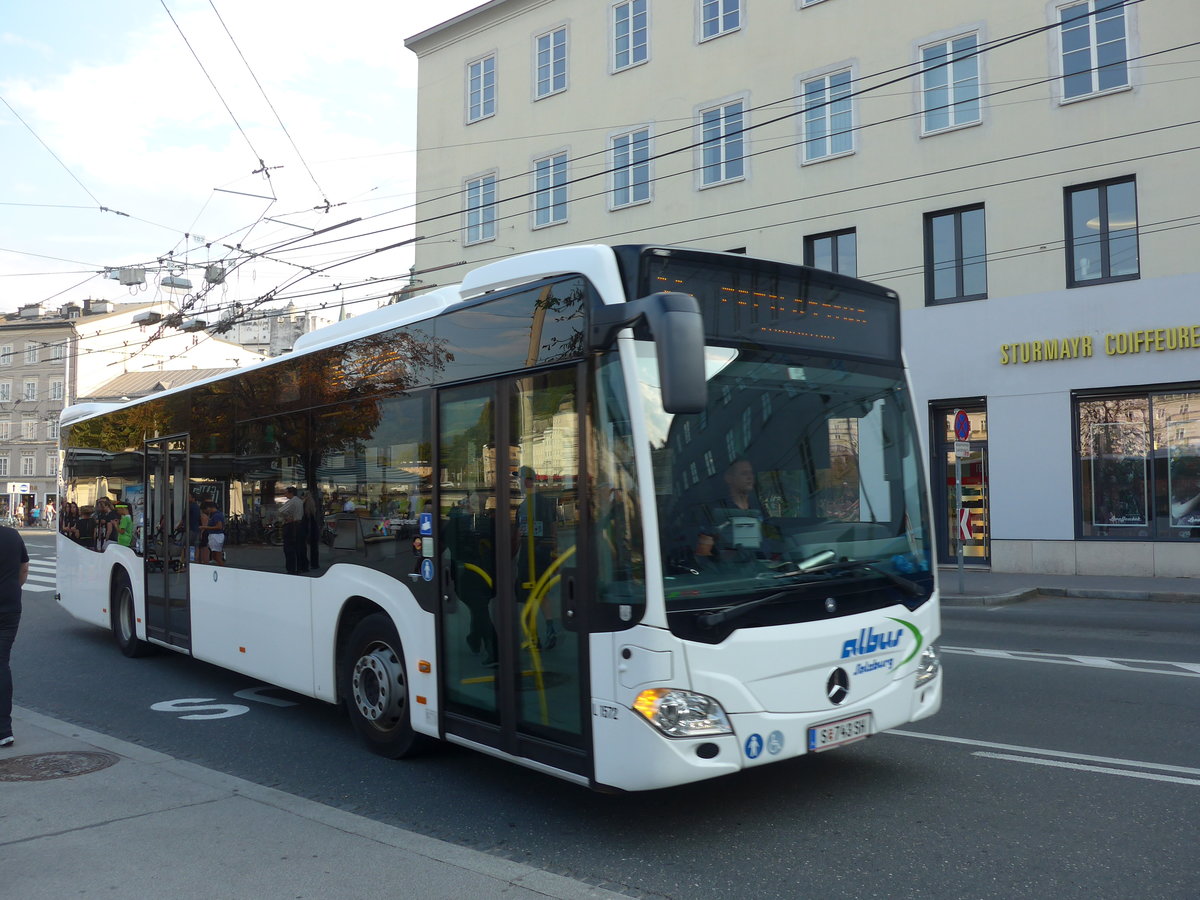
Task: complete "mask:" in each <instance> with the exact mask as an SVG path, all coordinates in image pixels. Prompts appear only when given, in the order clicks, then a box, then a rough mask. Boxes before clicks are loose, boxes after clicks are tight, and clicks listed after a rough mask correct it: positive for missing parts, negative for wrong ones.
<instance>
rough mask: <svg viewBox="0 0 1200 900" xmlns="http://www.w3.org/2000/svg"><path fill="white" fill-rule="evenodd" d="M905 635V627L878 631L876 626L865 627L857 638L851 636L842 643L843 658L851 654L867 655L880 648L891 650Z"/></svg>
mask: <svg viewBox="0 0 1200 900" xmlns="http://www.w3.org/2000/svg"><path fill="white" fill-rule="evenodd" d="M902 637H904V629H902V628H897V629H896V630H895V631H881V632H878V633H876V631H875V629H874V628H864V629H862V630H861V631H860V632H859V633H858V637H857V638H851V639H850V640H848V641H846V642H845V643H843V644H842V659H848V658H849V657H851V656H867V655H869V654H871V653H876V652H878V651H880V650H891V649H892V648H893V647H896V646H899V644H900V638H902Z"/></svg>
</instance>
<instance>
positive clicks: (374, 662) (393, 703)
mask: <svg viewBox="0 0 1200 900" xmlns="http://www.w3.org/2000/svg"><path fill="white" fill-rule="evenodd" d="M342 666H343V672H342V675H343V677H342V684H343V685H345V688H344V690H345V697H346V708H347V709H348V710H349V712H350V721H351V722H352V723H353V724H354V730H355V731H357V732H358V735H359V737H361V738H362V739H363V741H364V742H365V743H366V744H367V746H368V747H369V748H370V750H371V752H372V753H376V754H378V755H380V756H386V757H388V758H390V759H400V758H401V757H405V756H413V755H415V754H416V753H417V752H419V751H420V750H421V749H422V748H423V746H424V745H425V741H424V739H423V736H422V735H419V734H417V732H416V731H414V730H413V727H412V713H411V711H410V707H409V704H410V697H409V689H408V676H407V674H406V670H405V668H404V652H403V650H402V648H401V646H400V635H399V634H397V632H396V626H395V625H393V624H392V620H391V619H390V618H389V617H388V616H386V615H384V614H383V613H374V614H372V615H369V616H367V617H366V618H365V619H363V620H362V621H361V622H359V623H358V624H357V625H356V626H355V627H354V631H353V632H352V633H351V634H350V641H349V643H348V644H347V646H346V652H345V654H344V656H343V658H342Z"/></svg>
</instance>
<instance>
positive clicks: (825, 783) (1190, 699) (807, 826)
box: [13, 535, 1200, 900]
mask: <svg viewBox="0 0 1200 900" xmlns="http://www.w3.org/2000/svg"><path fill="white" fill-rule="evenodd" d="M27 542H28V544H29V546H30V551H31V554H32V555H34V556H35V557H45V556H47V555H49V554H52V552H53V551H52V546H51V541H50V536H49V535H47V536H45V537H44V538H43V537H42V536H40V535H39V536H37V537H33V538H30V539H28V541H27ZM52 597H53V594H52V593H49V592H47V593H38V594H33V593H26V597H25V615H24V618H23V620H22V625H21V631H20V634H19V635H18V638H17V644H16V647H15V649H14V654H13V668H14V677H15V680H16V702H17V703H18V704H19V705H22V706H25V707H28V708H30V709H34V710H36V711H38V712H42V713H46V714H48V715H52V716H56V717H58V718H60V719H64V720H66V721H68V722H73V723H76V724H78V725H81V726H84V727H87V728H92V729H95V730H97V731H102V732H105V733H107V734H111V735H114V736H116V737H119V738H122V739H124V740H128V741H133V742H135V743H140V744H144V745H146V746H149V747H152V748H154V749H156V750H160V751H163V752H166V753H170V754H172V755H174V756H177V757H180V758H183V759H187V760H191V761H193V762H196V763H199V764H202V765H205V766H208V767H211V768H213V769H218V770H221V771H224V772H228V773H231V774H234V775H237V776H240V777H242V778H246V779H250V780H252V781H255V782H258V783H260V784H264V785H269V786H272V787H276V788H279V789H282V790H285V791H288V792H291V793H294V794H298V795H301V796H304V797H308V798H310V799H313V800H317V801H320V802H323V803H327V804H330V805H333V806H337V807H341V808H344V809H348V810H352V811H354V812H356V813H359V814H361V815H365V816H369V817H371V818H374V819H377V820H380V821H383V822H387V823H389V824H393V825H398V826H401V827H404V828H409V829H412V830H414V831H418V832H422V833H425V834H429V835H432V836H435V837H438V838H441V839H443V840H448V841H452V842H455V843H458V844H462V845H465V846H469V847H473V848H476V849H482V850H485V851H488V852H492V853H497V854H500V855H503V856H506V857H510V858H514V859H519V860H521V861H523V862H527V863H530V864H532V865H535V866H539V867H541V868H545V869H548V870H551V871H554V872H558V873H561V874H565V875H569V876H572V877H575V878H579V879H582V880H586V881H590V882H593V883H598V884H602V885H604V886H606V887H608V888H610V889H613V890H619V891H624V892H626V893H628V894H630V895H632V896H635V897H672V898H689V900H692V898H698V900H701V898H729V897H739V898H740V897H770V898H773V897H855V898H870V897H889V898H892V897H939V898H940V897H947V898H951V897H953V898H959V897H1006V898H1007V897H1039V898H1041V897H1045V896H1054V897H1055V898H1056V900H1062V898H1073V897H1088V898H1100V897H1105V898H1107V897H1112V898H1127V897H1133V896H1146V897H1155V898H1174V897H1178V898H1185V897H1186V898H1195V897H1196V896H1197V895H1198V893H1200V889H1198V888H1197V877H1198V875H1200V861H1198V859H1200V857H1198V856H1197V847H1200V604H1197V605H1189V604H1159V603H1151V602H1136V601H1095V600H1066V599H1050V598H1042V599H1038V600H1035V601H1031V602H1026V603H1022V604H1016V605H1013V606H1006V607H999V608H971V609H948V610H946V611H945V615H944V619H945V634H944V636H943V640H942V644H943V646H944V648H945V649H946V652H945V656H944V664H945V670H946V678H947V688H946V698H945V704H944V706H943V710H942V712H941V713H940V714H939V715H938V716H936V717H934V718H933V719H930V720H928V721H926V722H922V723H919V724H918V725H917V726H913V727H912V728H909V729H904V730H903V732H902V733H900V734H894V733H893V734H886V735H880V736H877V737H875V738H872V739H871V740H869V741H866V742H863V743H860V744H856V745H853V746H849V747H845V748H841V749H838V750H834V751H830V752H828V753H824V754H820V755H815V756H812V757H806V758H801V759H798V760H794V761H791V762H785V763H780V764H777V765H775V766H769V767H764V768H760V769H753V770H750V771H749V772H746V773H744V774H741V775H737V776H732V777H728V778H724V779H718V780H716V781H711V782H706V783H702V784H697V785H690V786H686V787H681V788H674V789H670V790H665V791H659V792H655V793H650V794H629V795H618V796H607V795H600V794H593V793H591V792H589V791H586V790H584V789H581V788H577V787H575V786H572V785H570V784H567V783H565V782H560V781H558V780H555V779H551V778H548V777H545V776H542V775H538V774H536V773H534V772H530V771H527V770H524V769H521V768H519V767H515V766H512V765H510V764H507V763H503V762H500V761H498V760H493V759H490V758H488V757H486V756H482V755H480V754H477V753H473V752H471V751H467V750H463V749H460V748H455V747H451V746H445V747H440V748H439V749H437V750H436V751H434V752H432V753H430V754H429V755H427V756H426V757H424V758H420V759H416V760H410V761H404V762H393V761H388V760H383V759H380V758H378V757H374V756H372V755H370V754H369V753H367V752H366V751H365V750H363V749H361V748H360V747H359V745H358V743H357V742H356V740H355V738H354V736H353V734H352V733H351V729H350V726H349V723H348V722H347V721H346V720H345V719H344V718H343V717H342V716H341V715H340V714H339V712H338V711H337V710H336V709H334V708H333V707H329V706H326V705H324V704H320V703H317V702H315V701H311V700H307V699H304V698H301V697H298V696H296V695H292V694H289V693H287V692H284V691H279V690H266V691H262V692H260V693H250V694H246V693H243V695H242V696H238V693H239V692H246V691H247V690H250V691H253V690H254V689H255V688H257V687H259V685H257V684H256V683H255V682H252V681H248V680H247V679H245V678H242V677H241V676H237V675H233V674H231V673H228V672H225V671H223V670H220V669H217V668H214V667H212V666H209V665H206V664H203V663H198V662H195V661H193V660H191V659H187V658H185V657H181V656H177V655H175V654H172V653H169V652H161V653H158V654H156V655H153V656H151V657H148V658H145V659H139V660H127V659H125V658H124V657H122V656H121V655H120V653H119V652H118V651H117V650H116V649H115V647H113V645H112V644H111V639H110V638H109V636H108V634H107V633H106V632H104V631H101V630H97V629H94V628H93V627H91V626H86V625H83V624H81V623H78V622H76V621H74V620H73V619H71V618H70V617H69V616H67V615H66V614H65V613H64V612H63V611H62V610H61V609H59V608H58V607H57V606H56V605H55V604H54V602H53V599H52ZM281 704H293V705H281ZM156 706H157V707H158V708H157V709H156V708H155V707H156ZM201 707H208V708H207V709H202V708H201ZM188 715H191V716H196V718H190V719H189V718H185V716H188ZM131 858H135V857H131ZM162 862H163V861H161V860H146V861H145V864H146V865H158V864H161V863H162ZM351 877H352V876H351ZM398 877H402V875H400V874H399V873H398Z"/></svg>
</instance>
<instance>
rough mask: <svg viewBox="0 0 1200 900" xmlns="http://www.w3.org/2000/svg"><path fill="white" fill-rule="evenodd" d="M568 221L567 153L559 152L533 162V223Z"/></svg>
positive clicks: (536, 225) (547, 223) (539, 225)
mask: <svg viewBox="0 0 1200 900" xmlns="http://www.w3.org/2000/svg"><path fill="white" fill-rule="evenodd" d="M565 221H567V154H565V153H558V154H556V155H554V156H547V157H546V158H545V159H539V160H536V161H535V162H534V164H533V225H534V227H535V228H541V227H542V226H543V225H558V224H559V223H560V222H565Z"/></svg>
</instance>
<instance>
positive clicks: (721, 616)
mask: <svg viewBox="0 0 1200 900" xmlns="http://www.w3.org/2000/svg"><path fill="white" fill-rule="evenodd" d="M793 593H794V591H790V590H789V591H776V592H775V593H773V594H767V595H766V596H765V597H757V598H755V599H754V600H747V601H746V602H745V603H739V604H737V605H736V606H730V607H727V608H725V609H720V610H717V611H716V612H710V613H705V614H704V615H702V616H697V617H696V621H697V622H699V623H700V624H701V625H704V626H705V627H707V628H712V627H714V626H716V625H720V624H721V623H722V622H728V621H729V620H730V619H736V618H737V617H738V616H741V615H744V614H745V613H748V612H750V611H751V610H755V609H758V608H759V607H760V606H766V605H767V604H768V603H774V602H775V601H776V600H783V599H784V598H786V597H790V596H791V595H792V594H793Z"/></svg>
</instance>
